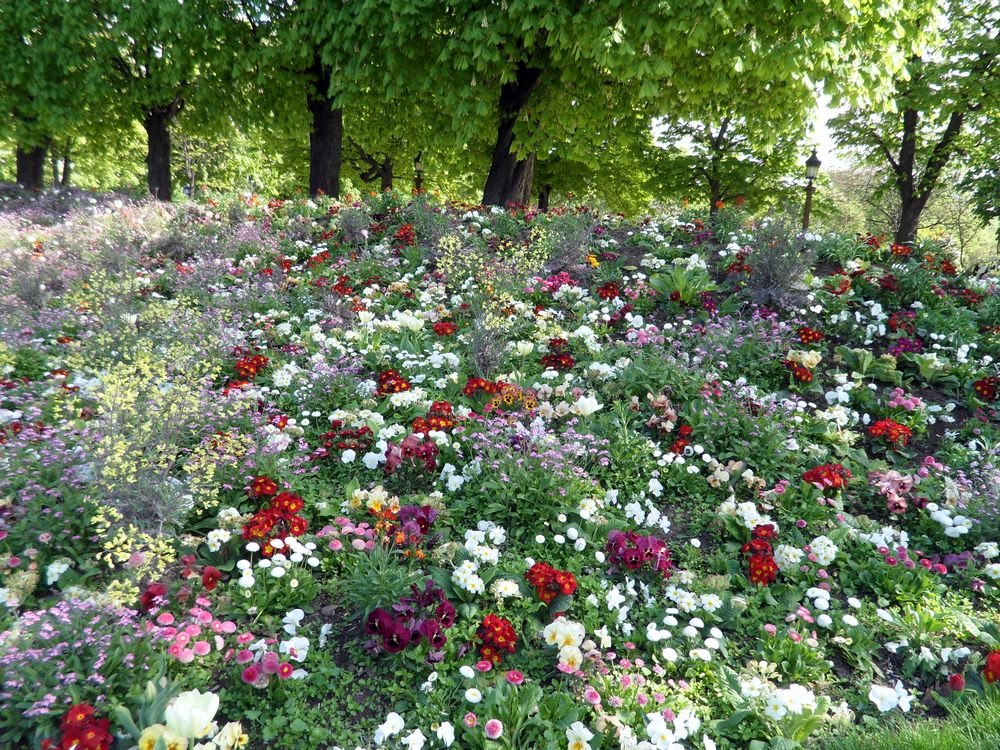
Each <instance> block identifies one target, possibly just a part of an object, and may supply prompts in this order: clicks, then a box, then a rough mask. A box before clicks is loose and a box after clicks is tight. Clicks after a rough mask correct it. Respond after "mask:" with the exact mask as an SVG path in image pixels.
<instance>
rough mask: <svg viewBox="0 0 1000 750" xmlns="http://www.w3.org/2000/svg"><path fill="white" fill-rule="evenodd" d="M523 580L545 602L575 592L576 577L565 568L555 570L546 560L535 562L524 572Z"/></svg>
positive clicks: (547, 602)
mask: <svg viewBox="0 0 1000 750" xmlns="http://www.w3.org/2000/svg"><path fill="white" fill-rule="evenodd" d="M524 578H525V580H526V581H527V582H528V583H530V584H531V585H532V587H534V589H535V594H537V595H538V598H539V599H540V600H541V601H543V602H545V603H546V604H551V603H552V601H553V600H554V599H555V598H556V597H557V596H559V594H565V595H566V596H570V595H572V594H573V593H575V592H576V577H575V576H574V575H573V574H572V573H570V572H569V571H565V570H557V569H556V568H553V567H552V566H551V565H549V564H548V563H546V562H536V563H535V564H534V565H532V566H531V569H530V570H529V571H528V572H527V573H525V574H524Z"/></svg>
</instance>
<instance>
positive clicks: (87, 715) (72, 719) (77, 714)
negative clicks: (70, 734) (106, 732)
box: [59, 703, 94, 732]
mask: <svg viewBox="0 0 1000 750" xmlns="http://www.w3.org/2000/svg"><path fill="white" fill-rule="evenodd" d="M93 719H94V707H93V706H91V705H90V704H89V703H77V704H76V705H75V706H72V707H71V708H70V709H69V710H68V711H67V712H66V713H64V714H63V717H62V722H60V724H59V728H60V729H62V730H63V731H64V732H65V731H67V730H69V729H73V728H79V727H85V726H87V725H88V724H90V722H91V721H93Z"/></svg>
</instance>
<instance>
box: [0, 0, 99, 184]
mask: <svg viewBox="0 0 1000 750" xmlns="http://www.w3.org/2000/svg"><path fill="white" fill-rule="evenodd" d="M92 31H93V18H92V16H90V14H89V13H87V12H86V10H85V9H84V8H83V7H82V4H78V3H66V2H63V1H62V0H37V2H31V3H18V2H10V3H0V71H3V73H2V75H0V112H4V113H6V116H4V117H0V137H4V138H8V139H10V140H11V141H13V142H14V143H15V144H16V163H17V167H16V169H17V177H16V179H17V181H18V182H19V183H20V184H21V185H23V186H24V187H25V188H27V189H29V190H37V189H40V188H41V187H42V185H43V181H44V167H45V154H46V151H47V150H48V148H49V146H50V144H52V142H53V139H54V138H56V137H57V136H59V137H61V138H62V139H63V142H65V141H66V140H68V139H69V138H71V137H72V134H73V133H74V131H79V130H80V129H81V128H83V127H84V125H85V123H86V122H87V120H88V119H90V118H92V117H93V111H94V109H95V107H97V106H99V105H98V104H97V96H96V94H97V91H96V90H95V89H92V88H88V87H87V86H86V82H85V80H84V75H83V70H84V66H85V63H86V61H87V60H88V59H89V57H90V55H91V43H90V39H89V34H90V32H92ZM66 177H67V179H68V177H69V175H68V172H67V175H66Z"/></svg>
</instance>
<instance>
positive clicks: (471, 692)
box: [465, 688, 483, 703]
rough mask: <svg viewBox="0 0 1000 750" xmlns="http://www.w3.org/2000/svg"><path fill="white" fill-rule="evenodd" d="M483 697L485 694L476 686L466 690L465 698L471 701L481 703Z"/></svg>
mask: <svg viewBox="0 0 1000 750" xmlns="http://www.w3.org/2000/svg"><path fill="white" fill-rule="evenodd" d="M482 699H483V694H482V693H481V692H479V691H478V690H477V689H476V688H469V689H468V690H466V691H465V700H467V701H469V703H479V701H481V700H482Z"/></svg>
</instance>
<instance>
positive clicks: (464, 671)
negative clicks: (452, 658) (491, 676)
mask: <svg viewBox="0 0 1000 750" xmlns="http://www.w3.org/2000/svg"><path fill="white" fill-rule="evenodd" d="M458 673H459V674H460V675H462V677H464V678H465V679H467V680H471V679H472V678H473V677H475V676H476V670H474V669H473V668H472V667H470V666H469V665H468V664H464V665H463V666H461V667H459V668H458Z"/></svg>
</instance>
